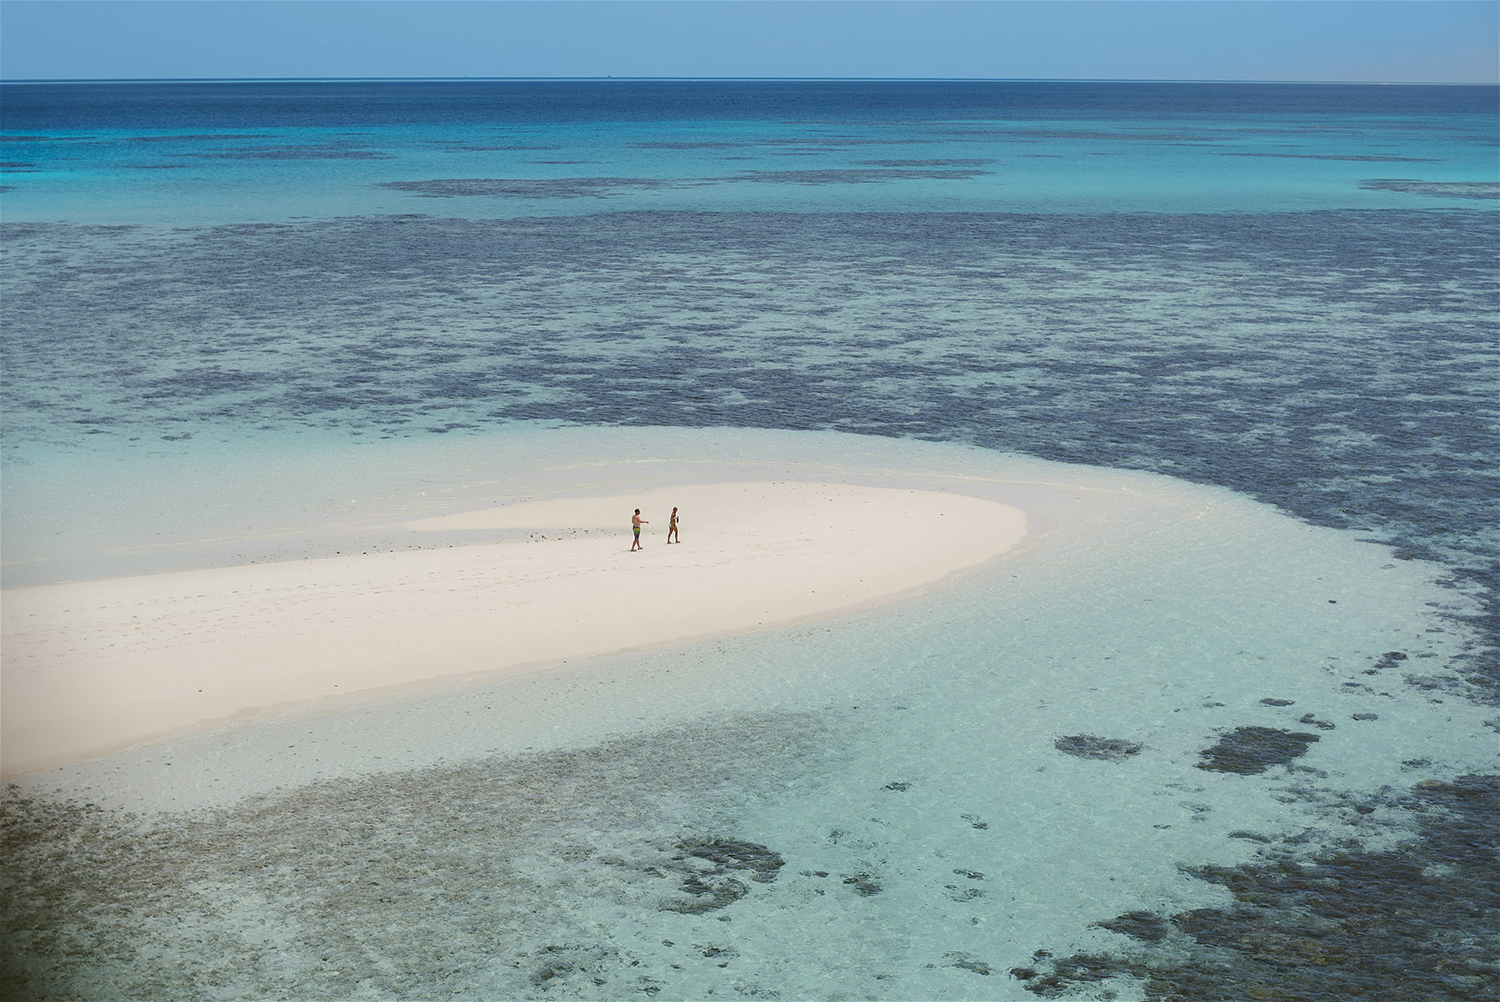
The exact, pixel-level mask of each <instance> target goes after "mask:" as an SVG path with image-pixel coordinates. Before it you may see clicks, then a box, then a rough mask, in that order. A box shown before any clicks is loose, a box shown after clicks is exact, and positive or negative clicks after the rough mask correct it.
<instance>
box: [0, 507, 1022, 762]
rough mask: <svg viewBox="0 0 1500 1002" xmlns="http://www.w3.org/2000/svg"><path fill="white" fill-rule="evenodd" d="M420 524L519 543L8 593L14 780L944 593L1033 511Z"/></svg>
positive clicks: (746, 510) (707, 514)
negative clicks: (633, 536) (677, 530)
mask: <svg viewBox="0 0 1500 1002" xmlns="http://www.w3.org/2000/svg"><path fill="white" fill-rule="evenodd" d="M668 499H676V503H677V504H678V505H680V506H681V507H682V509H683V510H682V519H683V522H682V532H683V533H684V541H683V544H682V546H681V547H677V546H673V547H671V548H668V547H667V546H666V545H664V544H663V543H661V542H659V540H660V539H662V538H664V537H665V529H666V525H665V521H666V514H667V512H668V511H670V508H671V504H669V503H668ZM634 507H640V508H642V514H643V516H646V517H648V518H650V517H651V516H653V515H654V516H656V517H655V518H650V522H651V524H650V526H649V527H648V528H647V531H646V532H645V533H643V538H644V539H646V540H647V549H646V550H644V551H642V552H639V553H629V552H627V548H628V544H629V538H630V534H629V530H628V528H626V529H623V530H622V529H620V528H610V526H616V527H617V526H620V525H627V526H628V519H629V512H630V510H631V509H632V508H634ZM622 512H623V514H621V513H622ZM658 522H660V523H661V524H660V525H658ZM403 528H406V529H409V530H411V531H412V532H414V533H417V534H422V533H432V534H433V536H435V537H438V538H443V539H450V538H452V535H453V533H454V532H455V530H457V531H458V532H459V533H460V534H461V533H462V532H463V531H465V530H472V529H485V530H494V529H505V530H509V531H512V532H513V533H515V534H516V535H517V536H518V537H519V535H520V533H522V532H525V534H526V535H525V537H524V538H515V539H512V540H510V541H502V542H483V543H477V544H474V545H467V546H465V545H456V544H452V543H450V544H449V545H448V546H447V547H445V548H441V549H417V550H410V551H405V552H396V553H364V554H361V555H358V556H342V555H341V556H337V557H333V558H321V559H305V560H301V561H294V562H283V563H271V564H248V565H242V566H237V567H221V568H215V569H207V570H193V571H177V572H170V573H164V574H153V575H143V576H137V577H127V578H111V579H106V580H100V581H86V582H77V583H71V584H61V585H42V586H37V587H32V588H18V589H13V590H9V591H6V592H5V593H4V599H5V602H4V610H3V615H4V632H5V647H6V654H7V657H6V661H7V664H6V669H5V683H6V685H5V689H6V691H5V697H6V698H5V702H4V706H3V709H0V713H3V728H0V742H3V756H0V758H3V774H4V775H5V776H6V777H13V776H19V775H24V774H28V773H33V772H37V771H41V770H46V769H51V768H56V767H59V766H64V765H71V764H77V763H80V762H84V761H88V760H91V759H96V758H100V757H103V756H107V755H110V754H113V753H115V752H118V751H122V750H125V749H128V748H133V747H138V746H140V745H143V744H150V743H154V742H157V741H162V740H169V739H173V738H179V737H183V736H187V735H190V734H193V733H197V732H201V731H204V730H209V729H212V728H214V727H217V726H223V725H225V724H232V723H233V722H235V721H238V720H246V719H249V720H254V719H256V718H260V717H264V716H266V715H269V714H276V713H279V712H285V711H288V710H292V709H296V708H299V707H314V708H316V707H317V706H318V705H319V704H320V703H326V709H327V711H328V712H336V711H337V710H339V709H342V708H344V707H346V706H347V705H349V703H350V701H351V700H354V701H359V700H362V699H364V698H371V697H372V696H374V695H375V694H377V693H379V692H381V691H386V690H392V689H397V688H400V687H404V686H410V685H420V684H425V683H432V682H440V681H444V680H447V681H457V680H463V679H469V678H480V679H484V680H486V681H498V680H501V679H504V678H509V677H513V676H518V675H522V674H526V673H529V672H534V671H538V670H543V669H545V668H547V667H548V666H552V665H557V664H559V663H561V662H565V661H573V660H575V659H587V658H594V657H599V656H604V655H610V654H618V653H624V652H628V651H636V650H643V649H652V648H660V647H665V646H674V645H678V644H686V643H692V642H694V641H700V640H703V639H708V638H715V637H724V636H731V635H736V634H740V633H746V632H753V631H759V630H765V629H775V628H781V627H786V626H793V625H796V624H799V623H804V622H807V621H810V620H817V619H826V618H836V617H838V616H841V615H845V614H848V613H851V612H856V611H859V610H861V609H865V608H869V607H872V606H875V605H879V604H883V603H885V602H888V601H893V600H896V599H899V598H901V597H903V596H906V595H910V594H912V593H917V592H921V591H924V590H927V589H930V588H932V587H935V586H938V585H940V584H941V583H943V582H944V581H946V580H948V579H950V578H952V577H953V576H955V575H957V574H960V573H962V572H964V571H966V570H969V569H972V568H974V567H976V566H978V565H980V564H983V563H986V562H988V561H990V560H991V559H993V558H995V557H998V556H999V555H1001V554H1003V553H1005V552H1006V551H1008V550H1010V549H1011V548H1013V547H1014V546H1015V545H1016V544H1017V543H1019V542H1020V541H1021V540H1022V539H1023V538H1024V537H1025V536H1026V534H1027V522H1026V516H1025V515H1024V514H1023V513H1022V512H1021V511H1020V510H1018V509H1016V508H1014V507H1011V506H1009V505H1005V504H1002V503H999V502H997V501H994V500H986V499H982V498H977V497H973V496H970V495H967V494H960V493H946V492H943V491H937V490H916V489H909V488H896V487H889V486H887V487H873V486H855V485H850V484H843V483H810V482H806V481H777V482H751V483H718V484H707V485H682V486H678V487H672V488H654V489H651V490H645V491H636V492H635V493H633V494H628V495H627V494H615V495H609V496H597V495H596V496H590V497H582V498H579V497H556V498H552V499H550V500H545V501H531V502H524V503H519V504H514V505H503V506H499V507H490V508H485V509H478V510H470V511H467V512H461V513H450V514H447V515H443V516H438V517H433V518H425V519H417V520H413V521H410V522H406V523H403ZM695 534H697V535H695ZM616 551H618V552H616ZM315 712H316V710H315Z"/></svg>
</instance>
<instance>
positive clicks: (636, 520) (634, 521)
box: [630, 508, 651, 553]
mask: <svg viewBox="0 0 1500 1002" xmlns="http://www.w3.org/2000/svg"><path fill="white" fill-rule="evenodd" d="M650 524H651V523H650V522H649V521H648V520H646V519H644V518H641V510H640V509H639V508H637V509H636V510H635V514H634V515H632V516H630V527H631V528H632V529H634V530H635V542H634V543H631V544H630V552H631V553H634V552H635V551H636V550H644V549H645V547H644V546H642V545H641V526H643V525H650Z"/></svg>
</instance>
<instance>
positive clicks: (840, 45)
mask: <svg viewBox="0 0 1500 1002" xmlns="http://www.w3.org/2000/svg"><path fill="white" fill-rule="evenodd" d="M1497 38H1500V3H1497V2H1495V0H1150V2H1148V0H1014V2H1002V0H953V2H950V0H675V2H673V0H665V2H661V0H658V2H642V0H533V2H503V0H456V2H453V0H378V2H376V0H326V2H325V0H172V2H158V0H0V77H3V78H5V79H8V80H26V79H137V78H184V77H192V78H246V77H281V78H285V77H464V76H471V77H602V76H617V77H622V76H623V77H641V76H649V77H970V78H973V77H980V78H986V77H987V78H1052V79H1155V80H1347V81H1372V82H1460V83H1495V82H1497V77H1500V41H1497Z"/></svg>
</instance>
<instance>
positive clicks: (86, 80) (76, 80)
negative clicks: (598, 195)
mask: <svg viewBox="0 0 1500 1002" xmlns="http://www.w3.org/2000/svg"><path fill="white" fill-rule="evenodd" d="M615 81H619V82H622V83H641V82H675V83H741V82H744V83H782V82H784V83H811V82H819V83H837V82H845V83H1138V84H1265V85H1270V86H1339V87H1500V81H1487V80H1486V81H1468V80H1244V79H1238V80H1237V79H1198V78H1177V77H1171V78H1169V77H738V76H737V77H708V76H661V77H654V76H641V77H631V76H587V77H585V76H555V77H476V76H459V77H452V76H437V77H398V76H375V77H18V78H4V77H0V85H4V84H120V83H125V84H150V83H464V82H469V83H562V82H577V83H605V82H615Z"/></svg>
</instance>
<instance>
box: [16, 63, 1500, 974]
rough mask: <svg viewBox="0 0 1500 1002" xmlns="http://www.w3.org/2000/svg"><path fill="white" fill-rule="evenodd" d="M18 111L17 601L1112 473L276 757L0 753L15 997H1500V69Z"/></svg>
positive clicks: (451, 86) (52, 100) (325, 96)
mask: <svg viewBox="0 0 1500 1002" xmlns="http://www.w3.org/2000/svg"><path fill="white" fill-rule="evenodd" d="M0 139H3V141H4V143H5V148H4V153H3V162H0V166H3V171H4V175H5V176H4V178H3V185H0V252H3V269H0V297H3V298H0V309H3V320H4V334H3V341H0V351H3V356H0V358H3V363H4V364H3V370H0V392H3V396H0V430H3V436H0V463H3V474H4V476H3V481H0V501H3V508H4V522H3V530H4V540H3V542H4V554H3V566H0V573H3V578H4V583H5V586H6V587H7V588H10V587H23V586H27V585H32V584H44V583H49V582H57V581H66V580H77V579H87V578H90V577H97V576H107V575H116V574H122V573H128V572H131V571H132V570H139V569H142V568H145V569H170V568H173V567H176V566H183V565H184V561H188V562H191V561H193V560H197V561H200V562H209V563H213V562H221V563H230V562H242V561H246V560H264V559H289V558H293V557H297V556H306V555H316V554H317V553H318V552H321V551H319V550H318V549H317V547H318V546H319V545H323V544H322V543H320V542H319V541H318V539H319V538H321V537H319V536H318V533H317V532H315V531H314V530H315V529H317V528H318V527H320V526H321V527H326V526H328V525H330V524H339V525H345V524H347V525H351V526H356V528H357V529H358V531H359V532H363V533H365V536H363V537H361V538H371V539H373V538H375V537H374V536H372V535H370V533H372V532H374V531H375V530H372V529H370V528H369V526H371V525H375V524H377V523H379V524H384V522H381V518H387V517H396V516H402V515H410V514H411V513H413V512H432V511H441V510H448V509H451V508H452V507H454V506H455V505H460V504H466V503H468V504H471V503H474V502H478V501H483V502H485V503H489V502H492V501H494V500H497V499H505V498H518V497H525V496H530V495H531V494H533V493H536V492H537V491H539V490H542V489H543V488H545V487H546V486H547V485H549V484H554V483H555V482H557V481H558V480H559V479H560V478H561V479H566V476H573V475H576V471H577V470H579V469H584V470H589V471H593V472H591V473H590V474H589V475H590V476H595V477H598V478H602V480H610V481H611V482H622V481H623V480H629V482H637V483H642V484H649V483H651V482H653V478H666V479H670V477H671V476H672V475H673V474H671V473H670V472H669V471H670V470H671V469H672V468H673V467H672V466H671V463H673V462H676V463H678V464H681V463H700V464H703V465H702V467H701V468H702V469H703V471H704V472H705V475H707V474H710V473H711V474H713V475H714V476H721V477H722V478H724V479H731V478H733V476H742V477H750V476H752V475H762V474H765V472H766V471H779V473H780V474H782V475H786V474H788V473H795V472H796V471H797V470H811V469H827V468H828V467H830V466H835V467H838V468H840V469H842V470H845V471H846V472H847V474H848V476H850V477H854V478H858V477H860V476H870V477H873V476H875V475H876V474H877V473H879V474H881V475H889V474H890V473H891V472H892V471H894V472H895V473H896V474H899V475H902V476H906V477H909V478H913V479H914V480H920V479H922V478H928V479H932V478H936V479H939V480H941V481H942V482H944V483H954V482H957V481H958V480H960V479H962V480H965V481H966V482H969V483H972V484H977V485H979V486H978V487H976V488H975V489H976V490H978V491H980V492H981V493H982V492H983V491H985V490H998V489H997V488H994V487H993V486H986V485H993V484H997V483H1000V482H1002V481H1004V482H1007V483H1013V482H1016V481H1018V480H1024V481H1025V482H1027V483H1037V484H1042V483H1052V482H1061V481H1067V482H1070V483H1075V482H1076V483H1081V484H1094V485H1097V486H1098V487H1099V489H1101V490H1103V489H1106V488H1107V489H1110V490H1119V489H1122V485H1123V488H1124V489H1127V490H1128V491H1130V492H1132V493H1134V494H1135V495H1137V496H1138V497H1139V499H1140V501H1139V506H1138V510H1137V511H1135V513H1134V514H1133V515H1132V516H1131V518H1132V519H1134V521H1131V522H1129V524H1128V525H1125V526H1121V525H1110V524H1107V523H1108V522H1109V520H1108V519H1105V520H1102V522H1100V524H1097V525H1096V524H1094V523H1089V524H1088V525H1087V526H1085V527H1084V528H1080V529H1078V530H1077V531H1076V533H1075V535H1073V536H1069V537H1068V538H1067V539H1065V540H1062V541H1060V542H1059V543H1058V548H1057V551H1056V552H1057V554H1061V555H1060V556H1058V555H1054V556H1053V557H1051V558H1049V560H1048V561H1045V562H1044V561H1039V560H1036V559H1032V558H1029V557H1028V556H1027V555H1026V554H1024V553H1023V554H1019V555H1017V556H1016V557H1015V558H1012V559H1009V560H1007V561H1003V562H1001V563H1000V564H998V565H996V566H995V567H994V568H993V569H991V570H990V571H987V572H985V573H984V574H981V575H977V576H974V577H973V578H971V579H966V580H965V581H963V582H961V583H960V584H958V585H956V586H954V587H953V588H951V589H947V590H944V591H943V592H941V593H938V594H934V595H932V596H924V597H921V598H918V599H914V600H911V601H910V602H906V603H903V604H900V605H896V606H892V607H888V608H887V609H885V610H883V611H880V612H878V613H871V614H861V615H856V616H852V617H848V618H845V619H841V620H837V621H834V622H832V623H825V624H819V625H816V626H802V627H796V628H790V629H787V630H783V631H779V632H774V633H767V634H758V635H753V636H746V637H739V638H733V639H727V640H719V641H713V642H706V643H703V644H696V645H690V646H688V647H684V648H679V649H674V650H669V651H655V652H644V653H638V654H633V655H625V656H621V657H619V658H614V659H610V660H608V661H607V662H605V663H602V664H599V665H596V666H590V667H589V668H588V669H587V670H580V669H577V668H566V669H558V670H554V671H551V672H544V673H539V674H537V675H535V676H530V677H528V678H527V679H525V680H523V681H519V682H515V683H512V684H509V685H508V686H500V687H491V688H485V687H483V686H481V687H478V688H465V689H462V690H457V691H453V692H445V693H436V694H428V695H426V696H422V697H421V698H420V699H418V700H417V702H418V703H420V706H419V707H418V709H417V710H416V711H413V710H412V706H411V705H410V704H403V707H402V709H401V712H402V713H404V714H406V716H404V717H402V718H401V719H402V720H403V721H404V722H405V723H403V724H402V726H403V727H405V728H406V730H405V731H404V732H403V731H397V730H394V729H393V727H394V725H393V724H392V721H393V720H394V718H393V717H392V718H389V719H388V718H387V717H386V716H384V715H385V714H390V713H394V712H395V709H394V708H393V707H391V706H386V705H383V704H382V705H377V706H371V707H361V708H355V709H351V710H350V711H348V713H347V714H345V716H344V717H333V718H328V719H325V720H322V721H321V722H309V721H308V720H306V719H302V718H297V717H295V716H293V717H288V718H285V719H276V720H271V721H266V722H264V723H263V724H261V725H258V726H259V727H260V728H262V733H265V732H266V731H265V729H270V730H271V731H273V732H276V733H280V732H279V731H276V730H275V729H277V728H280V729H282V730H284V731H285V734H286V736H287V738H288V742H287V743H288V745H289V747H291V748H294V749H296V750H293V751H289V752H288V753H287V754H286V755H283V756H280V757H279V758H278V760H277V761H275V762H268V763H264V765H265V767H266V769H265V771H266V772H267V773H269V774H271V775H274V776H279V777H282V781H280V782H278V783H276V784H273V785H272V786H268V787H267V788H265V789H256V790H253V791H251V790H237V791H236V793H235V795H233V796H231V795H229V794H225V795H223V796H219V797H218V798H217V800H215V799H214V798H213V797H208V800H209V801H212V802H211V803H208V804H206V805H201V804H200V805H199V806H198V807H196V808H194V809H193V810H191V811H175V812H174V810H173V809H172V807H171V804H170V803H169V802H168V801H169V800H170V797H169V796H168V795H167V794H165V793H162V792H161V791H167V790H174V789H176V788H175V787H174V786H173V785H172V784H173V783H176V782H179V780H172V781H171V782H169V781H168V779H167V778H166V774H167V769H166V764H172V768H173V769H177V770H179V771H181V770H182V767H183V766H184V765H185V764H186V763H187V762H188V761H190V760H191V761H198V762H200V763H201V762H207V763H209V765H208V766H207V767H203V769H204V771H202V772H201V774H197V775H201V783H200V784H199V785H200V786H202V787H204V788H207V786H208V785H209V784H211V783H213V782H215V781H216V780H215V777H214V776H213V766H214V764H215V763H232V762H236V761H240V759H237V758H236V756H244V755H248V754H250V752H249V751H247V750H246V749H249V748H250V747H251V746H250V745H249V744H246V743H244V735H243V734H242V733H240V732H228V733H211V734H207V735H201V736H198V737H195V738H190V739H187V740H186V741H185V742H179V743H172V744H168V745H162V746H153V747H151V748H147V749H142V750H139V751H137V752H130V753H126V754H125V755H123V756H120V757H119V758H120V760H121V761H122V762H123V761H126V760H128V761H129V762H130V763H132V764H131V765H130V770H131V771H130V775H132V776H136V777H139V776H141V775H148V776H150V775H155V776H158V777H161V778H160V779H159V790H156V792H153V788H151V784H150V783H146V784H145V785H144V786H143V785H142V782H141V781H140V780H139V779H132V780H130V781H129V783H126V781H125V780H123V779H122V780H119V781H118V782H117V783H116V786H115V787H114V788H112V787H111V783H112V782H115V781H113V780H111V779H110V778H109V776H108V774H107V773H101V772H99V771H97V770H96V771H94V772H89V771H88V770H87V769H84V770H82V771H76V770H75V771H73V772H68V771H66V770H64V771H60V772H58V773H56V774H42V775H40V776H38V777H28V779H27V781H26V782H24V783H22V784H20V785H19V786H17V787H13V788H12V789H11V791H10V793H9V795H8V800H7V802H6V807H5V812H4V819H5V823H6V830H7V844H8V845H9V846H10V847H11V848H10V849H9V855H10V858H12V859H13V860H15V861H16V862H15V865H14V866H10V867H8V868H7V869H8V870H9V871H10V872H9V873H8V874H7V879H8V880H9V881H10V882H11V883H10V886H9V887H8V888H7V893H6V895H5V897H6V899H7V901H8V902H9V903H10V904H9V906H8V910H7V916H6V917H7V932H6V941H7V946H6V952H7V954H8V956H7V961H8V963H7V965H6V966H7V971H8V972H9V973H8V974H7V977H9V978H11V979H12V980H11V982H10V984H9V985H7V988H8V989H9V993H10V994H15V995H16V996H17V997H36V998H41V997H47V998H148V997H149V998H158V999H168V998H184V999H187V998H193V999H200V998H222V999H250V998H256V999H259V998H302V997H339V998H413V999H417V998H433V997H437V996H439V995H441V996H443V997H455V998H473V999H496V998H517V999H519V998H580V999H583V998H602V999H615V998H625V997H636V996H638V995H644V996H646V997H657V998H663V999H667V998H739V997H751V998H807V999H812V998H817V999H846V998H847V999H866V998H868V999H918V998H923V999H925V998H934V999H936V998H944V999H947V998H953V999H1034V998H1038V997H1057V998H1074V997H1076V998H1106V997H1115V998H1120V999H1132V998H1135V999H1194V1000H1205V999H1216V998H1226V999H1227V998H1257V999H1284V1000H1299V999H1309V1000H1311V999H1328V998H1339V999H1341V998H1351V999H1353V998H1358V999H1391V1000H1397V999H1399V1000H1401V1002H1410V1000H1414V999H1481V998H1488V997H1492V996H1493V994H1494V993H1495V992H1496V991H1497V990H1500V968H1497V967H1496V966H1495V964H1494V957H1495V956H1496V955H1497V953H1500V943H1497V940H1496V934H1495V930H1496V928H1497V927H1500V888H1497V886H1496V884H1495V882H1494V872H1495V871H1494V866H1495V837H1496V835H1495V833H1496V831H1497V830H1500V780H1497V778H1496V775H1495V774H1496V773H1497V772H1500V769H1497V768H1496V764H1497V763H1496V751H1497V732H1500V710H1497V708H1496V705H1497V703H1500V660H1497V650H1500V561H1497V559H1496V553H1497V551H1500V546H1497V544H1500V534H1497V528H1496V518H1495V514H1496V505H1495V498H1496V496H1497V494H1496V487H1497V486H1500V485H1497V477H1496V474H1495V467H1494V458H1495V455H1496V445H1497V441H1496V420H1495V419H1496V411H1497V404H1496V401H1497V400H1500V364H1497V355H1500V350H1497V348H1500V345H1497V340H1500V339H1497V332H1500V272H1497V267H1496V263H1497V259H1500V258H1497V251H1500V226H1497V223H1500V215H1497V209H1500V168H1497V147H1500V90H1497V88H1495V87H1441V86H1422V87H1402V86H1356V85H1349V86H1338V85H1294V84H1285V85H1282V84H1190V83H1181V84H1165V83H1091V82H952V81H946V82H944V81H933V82H922V81H912V82H882V81H740V82H736V81H358V82H337V81H332V82H222V83H221V82H212V83H193V82H160V83H128V84H111V83H89V84H84V83H79V84H5V85H4V86H3V87H0ZM710 460H711V462H710ZM679 468H680V466H679ZM560 471H561V472H560ZM567 471H574V472H572V473H569V472H567ZM602 480H601V482H602ZM350 506H359V511H360V515H359V516H358V518H366V517H367V516H366V515H365V512H369V511H378V512H380V513H381V518H377V517H375V516H369V517H368V521H367V523H361V525H362V527H360V526H359V525H356V522H357V519H356V517H355V516H354V515H352V514H351V508H350ZM1205 513H1211V516H1212V518H1211V521H1212V524H1213V526H1214V529H1213V531H1209V530H1208V529H1207V528H1205V527H1204V525H1203V519H1205V518H1208V515H1207V514H1205ZM350 531H351V532H352V531H355V530H354V529H351V530H350ZM324 536H325V537H326V533H324ZM184 554H187V556H184ZM1012 575H1014V577H1012ZM1016 581H1020V582H1024V584H1023V585H1017V584H1014V583H1013V582H1016ZM502 703H503V705H504V709H503V710H496V709H495V707H496V706H500V705H502ZM414 712H415V713H417V714H418V716H420V717H421V719H422V720H425V721H426V722H427V723H426V724H425V725H424V726H422V727H420V728H416V727H415V725H413V724H412V720H414V719H417V718H416V717H413V716H412V714H413V713H414ZM424 714H425V716H421V715H424ZM237 742H239V743H237ZM256 747H260V746H259V745H257V746H256ZM309 749H311V750H309ZM244 766H245V763H244V762H243V761H241V767H242V770H243V767H244ZM255 767H256V766H255V763H250V764H249V768H251V769H252V771H253V770H254V768H255ZM195 782H196V780H195ZM132 783H133V784H135V785H130V784H132ZM126 786H129V789H128V790H126V789H125V787H126ZM122 791H123V792H122ZM146 803H150V804H152V805H153V807H152V810H149V811H148V810H144V809H140V808H139V805H140V804H146ZM128 807H129V808H132V809H136V810H137V813H135V814H132V815H129V816H128V817H127V816H126V815H124V814H122V813H121V812H122V811H124V810H126V809H127V808H128ZM142 847H148V848H142ZM59 860H65V863H62V864H60V863H59V862H58V861H59ZM8 997H9V996H8Z"/></svg>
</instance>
